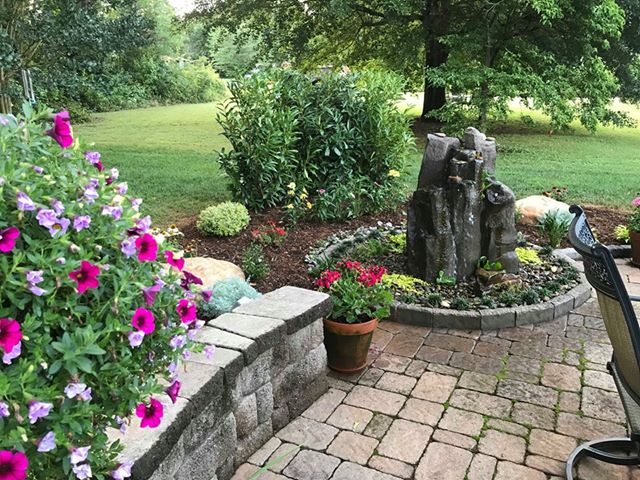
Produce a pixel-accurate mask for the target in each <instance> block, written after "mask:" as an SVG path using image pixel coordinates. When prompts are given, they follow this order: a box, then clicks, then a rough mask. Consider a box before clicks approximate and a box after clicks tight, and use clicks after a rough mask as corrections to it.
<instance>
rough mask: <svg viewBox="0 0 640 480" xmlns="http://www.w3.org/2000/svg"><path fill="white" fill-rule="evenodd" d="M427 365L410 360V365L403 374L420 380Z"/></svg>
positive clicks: (420, 361)
mask: <svg viewBox="0 0 640 480" xmlns="http://www.w3.org/2000/svg"><path fill="white" fill-rule="evenodd" d="M428 365H429V364H428V363H427V362H423V361H422V360H411V363H410V364H409V366H408V367H407V369H406V370H405V372H404V374H405V375H409V376H410V377H415V378H420V376H422V374H423V373H424V371H425V370H426V369H427V366H428Z"/></svg>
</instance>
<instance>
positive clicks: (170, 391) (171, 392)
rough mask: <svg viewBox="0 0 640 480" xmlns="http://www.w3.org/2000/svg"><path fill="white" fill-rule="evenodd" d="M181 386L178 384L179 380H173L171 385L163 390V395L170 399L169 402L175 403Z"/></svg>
mask: <svg viewBox="0 0 640 480" xmlns="http://www.w3.org/2000/svg"><path fill="white" fill-rule="evenodd" d="M181 385H182V384H181V383H180V381H179V380H174V381H173V383H172V384H171V385H169V386H168V387H167V389H166V390H165V393H166V394H167V395H168V396H169V398H170V399H171V401H172V402H173V403H176V400H177V399H178V395H179V394H180V386H181Z"/></svg>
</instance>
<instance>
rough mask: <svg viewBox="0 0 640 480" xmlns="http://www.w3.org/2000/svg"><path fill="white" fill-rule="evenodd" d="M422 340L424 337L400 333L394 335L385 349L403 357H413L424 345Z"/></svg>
mask: <svg viewBox="0 0 640 480" xmlns="http://www.w3.org/2000/svg"><path fill="white" fill-rule="evenodd" d="M422 341H423V339H422V337H420V336H417V335H407V334H406V333H399V334H397V335H396V336H395V337H393V340H391V341H390V342H389V344H388V345H387V347H386V348H385V349H384V351H385V352H386V353H392V354H394V355H401V356H403V357H413V356H414V355H415V354H416V352H417V351H418V350H419V349H420V347H421V346H422Z"/></svg>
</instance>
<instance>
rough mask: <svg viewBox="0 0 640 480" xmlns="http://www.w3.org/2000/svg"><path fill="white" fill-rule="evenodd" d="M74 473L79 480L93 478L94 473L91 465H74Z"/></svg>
mask: <svg viewBox="0 0 640 480" xmlns="http://www.w3.org/2000/svg"><path fill="white" fill-rule="evenodd" d="M73 473H74V475H75V476H76V478H77V479H78V480H85V479H87V478H91V477H92V475H93V473H92V472H91V465H89V464H88V463H84V464H82V465H74V466H73Z"/></svg>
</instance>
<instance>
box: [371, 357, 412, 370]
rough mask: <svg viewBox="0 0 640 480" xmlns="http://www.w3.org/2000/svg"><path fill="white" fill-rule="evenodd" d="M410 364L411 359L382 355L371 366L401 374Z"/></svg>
mask: <svg viewBox="0 0 640 480" xmlns="http://www.w3.org/2000/svg"><path fill="white" fill-rule="evenodd" d="M410 363H411V359H410V358H408V357H401V356H399V355H391V354H389V353H383V354H382V355H380V356H379V357H378V358H377V359H376V361H375V362H374V363H373V366H374V367H376V368H381V369H382V370H386V371H388V372H395V373H403V372H404V371H405V370H406V369H407V367H408V366H409V364H410Z"/></svg>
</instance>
